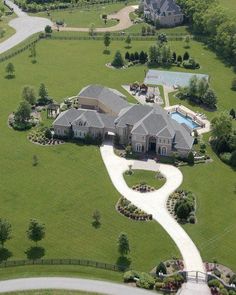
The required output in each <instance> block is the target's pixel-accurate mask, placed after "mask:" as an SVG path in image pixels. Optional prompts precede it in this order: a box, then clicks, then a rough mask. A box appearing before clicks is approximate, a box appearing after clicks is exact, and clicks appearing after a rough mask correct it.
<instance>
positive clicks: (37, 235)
mask: <svg viewBox="0 0 236 295" xmlns="http://www.w3.org/2000/svg"><path fill="white" fill-rule="evenodd" d="M26 233H27V237H28V239H29V240H31V241H34V242H35V243H36V245H37V243H38V242H39V241H41V240H42V239H43V238H44V237H45V226H44V224H42V223H39V222H38V221H37V220H36V219H31V220H30V223H29V227H28V230H27V232H26Z"/></svg>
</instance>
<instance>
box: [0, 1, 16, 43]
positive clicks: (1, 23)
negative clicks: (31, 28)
mask: <svg viewBox="0 0 236 295" xmlns="http://www.w3.org/2000/svg"><path fill="white" fill-rule="evenodd" d="M1 6H3V4H2V3H0V8H1ZM4 7H5V6H4ZM14 17H15V15H14V14H13V15H10V16H5V15H4V16H2V18H1V20H0V29H3V30H4V35H3V36H2V37H1V36H0V42H2V41H4V40H6V39H7V38H9V37H10V36H11V35H13V34H14V33H15V30H14V29H13V28H11V27H9V25H8V22H9V21H10V20H11V19H13V18H14Z"/></svg>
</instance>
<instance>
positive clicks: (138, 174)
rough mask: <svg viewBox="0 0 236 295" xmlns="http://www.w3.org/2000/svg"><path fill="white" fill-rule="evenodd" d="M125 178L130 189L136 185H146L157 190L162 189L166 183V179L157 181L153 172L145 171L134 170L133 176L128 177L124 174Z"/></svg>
mask: <svg viewBox="0 0 236 295" xmlns="http://www.w3.org/2000/svg"><path fill="white" fill-rule="evenodd" d="M124 178H125V181H126V183H127V185H128V186H129V187H131V188H132V186H134V185H136V184H141V183H146V184H147V185H150V186H152V187H154V188H156V189H158V188H160V187H162V186H163V185H164V183H165V179H164V178H163V179H157V177H156V173H155V172H153V171H145V170H133V174H131V175H127V174H125V173H124Z"/></svg>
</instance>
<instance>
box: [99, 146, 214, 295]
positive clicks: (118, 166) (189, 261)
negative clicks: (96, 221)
mask: <svg viewBox="0 0 236 295" xmlns="http://www.w3.org/2000/svg"><path fill="white" fill-rule="evenodd" d="M101 155H102V159H103V161H104V164H105V166H106V168H107V171H108V174H109V176H110V178H111V181H112V183H113V185H114V186H115V188H116V189H117V190H118V191H119V193H120V194H121V195H123V196H124V197H125V198H126V199H128V200H129V201H131V202H132V203H133V204H134V205H135V206H137V207H139V208H140V209H142V210H143V211H145V212H147V213H149V214H152V215H153V219H154V220H156V221H157V222H158V223H159V224H160V225H161V226H162V227H163V228H164V229H165V230H166V231H167V233H168V234H169V235H170V237H171V238H172V239H173V241H174V242H175V244H176V245H177V247H178V248H179V251H180V253H181V255H182V257H183V260H184V266H185V270H186V271H199V272H205V269H204V265H203V261H202V258H201V256H200V253H199V251H198V249H197V247H196V246H195V244H194V243H193V241H192V240H191V239H190V237H189V236H188V234H187V233H186V232H185V231H184V229H183V228H182V227H181V226H180V225H179V224H178V223H177V222H176V221H175V219H174V218H173V217H172V216H171V215H170V214H169V212H168V210H167V208H166V201H167V199H168V196H169V195H170V194H171V193H172V192H174V191H175V190H176V189H177V188H178V187H179V186H180V185H181V183H182V181H183V175H182V173H181V171H180V170H179V169H177V168H176V167H174V166H171V165H164V164H158V163H156V162H155V161H153V160H148V161H136V160H126V159H124V158H120V157H118V156H116V155H115V154H114V152H113V146H112V145H111V144H104V145H103V146H102V147H101ZM129 165H132V167H133V169H143V170H150V171H160V172H161V173H162V174H163V175H164V176H165V178H166V183H165V184H164V185H163V186H162V187H161V188H160V189H159V190H157V191H155V192H151V193H145V194H142V193H139V192H135V191H133V190H132V189H130V188H129V187H128V186H127V184H126V182H125V180H124V178H123V173H124V171H126V170H127V169H128V166H129ZM193 285H194V287H195V288H197V285H196V284H193ZM187 286H188V290H187V293H185V294H191V292H189V290H190V289H191V288H192V287H191V286H190V285H189V284H187ZM199 286H200V285H199ZM201 286H204V288H205V291H206V292H205V293H204V292H202V293H199V294H210V293H209V289H208V287H207V286H206V284H201ZM201 290H202V287H201Z"/></svg>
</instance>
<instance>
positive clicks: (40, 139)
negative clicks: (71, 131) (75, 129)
mask: <svg viewBox="0 0 236 295" xmlns="http://www.w3.org/2000/svg"><path fill="white" fill-rule="evenodd" d="M46 130H47V128H41V129H35V130H33V131H31V132H30V134H29V135H28V139H29V140H30V141H31V142H33V143H35V144H39V145H43V146H54V145H58V144H62V143H64V141H63V140H61V139H57V138H55V139H54V138H50V137H49V138H48V137H46V135H45V133H46V132H45V131H46Z"/></svg>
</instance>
